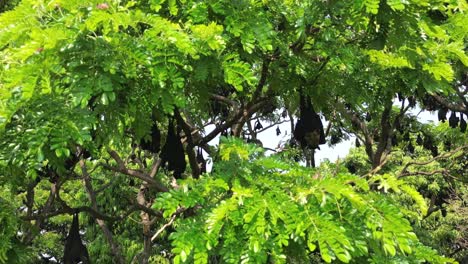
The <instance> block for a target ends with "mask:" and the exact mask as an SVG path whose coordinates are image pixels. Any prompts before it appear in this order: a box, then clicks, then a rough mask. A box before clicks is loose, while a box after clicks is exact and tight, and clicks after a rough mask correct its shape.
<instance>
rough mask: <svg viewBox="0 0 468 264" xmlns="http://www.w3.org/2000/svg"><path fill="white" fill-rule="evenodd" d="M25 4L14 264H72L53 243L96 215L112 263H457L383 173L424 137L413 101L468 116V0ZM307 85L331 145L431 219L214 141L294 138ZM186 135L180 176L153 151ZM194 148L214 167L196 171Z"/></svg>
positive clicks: (18, 54) (0, 84)
mask: <svg viewBox="0 0 468 264" xmlns="http://www.w3.org/2000/svg"><path fill="white" fill-rule="evenodd" d="M13 2H14V1H13ZM13 2H11V6H12V7H13V6H16V7H15V8H14V9H12V10H11V11H6V12H3V13H2V14H1V16H0V24H1V25H4V26H3V27H2V29H1V30H0V53H1V57H2V58H3V59H2V63H1V64H0V65H1V66H0V91H1V93H0V100H1V101H0V102H1V104H0V131H1V132H0V133H1V134H0V138H1V140H0V146H1V147H0V171H1V174H0V175H2V176H0V182H1V183H2V185H1V186H2V189H1V194H2V196H1V197H4V198H3V200H2V203H3V201H5V202H4V203H5V205H1V206H2V207H3V206H5V208H10V209H8V210H12V211H13V212H15V213H14V214H8V215H7V216H8V220H7V221H5V223H7V224H5V226H6V227H5V228H6V229H5V230H7V232H8V235H7V237H9V238H10V242H9V243H8V244H7V245H5V246H2V247H1V248H0V260H5V259H7V258H8V259H9V258H10V256H11V255H10V254H11V253H9V252H12V251H11V250H13V249H14V250H15V251H18V249H20V248H21V247H24V248H26V249H28V250H30V251H31V252H32V254H30V255H28V254H21V253H18V256H21V257H24V258H28V257H32V258H34V257H38V256H42V257H44V258H47V256H53V257H56V258H59V256H61V254H59V252H58V251H57V250H59V249H57V248H54V247H47V246H46V245H48V244H50V243H53V242H52V241H59V240H60V237H63V236H64V235H65V233H66V230H67V228H66V227H67V224H66V223H70V222H71V215H72V214H73V213H76V212H81V213H82V215H84V217H81V219H82V223H81V224H82V226H83V228H84V230H85V231H86V238H87V240H88V242H89V243H88V245H89V252H90V255H91V258H93V256H110V257H109V258H106V257H102V258H101V259H99V260H96V262H101V263H108V262H111V261H112V262H116V263H124V262H128V261H130V260H133V261H140V262H142V263H148V261H149V260H150V259H151V261H156V260H155V259H154V258H159V259H160V261H163V260H162V258H160V255H162V253H161V252H166V253H167V252H168V251H171V252H172V253H171V254H170V255H168V257H169V258H174V260H179V261H191V260H197V261H200V262H206V261H208V260H210V261H213V262H214V261H234V262H238V260H240V259H242V260H245V261H257V262H267V261H273V259H274V260H275V261H278V262H282V261H285V260H287V259H288V258H290V257H291V256H295V255H296V256H301V257H300V258H302V257H303V258H302V259H298V260H297V261H302V260H304V259H314V255H315V257H317V258H318V259H320V258H321V259H322V260H324V261H326V262H330V261H332V260H337V259H338V260H340V261H343V262H349V261H355V262H359V261H368V262H376V263H381V262H379V261H382V259H384V258H387V259H389V260H390V261H391V260H393V261H398V259H402V258H404V259H407V260H408V261H420V260H423V259H427V260H429V261H433V262H443V261H450V260H449V259H445V258H443V257H440V256H437V254H436V253H435V251H433V250H431V249H429V248H428V247H426V246H424V245H423V244H422V243H421V242H420V241H418V239H417V238H416V237H415V235H414V233H413V232H412V227H411V225H410V222H409V221H408V219H411V218H414V217H416V218H417V217H423V216H424V215H425V214H426V210H425V209H424V202H423V199H421V197H420V196H418V193H417V192H416V191H415V190H414V189H412V188H411V187H407V186H406V185H405V184H406V182H404V181H401V180H398V179H395V177H394V176H392V175H390V176H389V173H388V172H386V170H388V169H389V164H388V162H389V161H390V160H391V158H392V153H393V151H394V149H395V148H396V144H392V139H393V138H395V137H397V139H398V137H404V135H405V133H404V132H405V131H413V130H414V129H415V128H417V125H416V124H414V125H413V123H414V122H412V121H411V120H412V119H411V118H410V116H408V109H409V108H410V107H412V106H414V105H415V103H416V102H420V105H422V106H428V105H430V104H429V103H428V102H429V101H430V100H431V99H433V100H435V101H436V102H437V103H436V107H435V108H434V107H432V108H429V110H435V109H436V108H437V109H445V108H447V109H450V110H451V111H454V112H463V113H465V114H466V115H467V116H468V113H467V110H466V109H467V108H466V106H467V103H466V100H467V99H466V94H467V90H466V85H465V86H464V85H463V84H464V83H465V82H466V80H465V79H464V78H465V77H466V66H467V65H468V57H467V56H466V52H465V51H466V32H468V29H467V28H466V27H467V26H466V23H464V21H466V13H465V12H466V9H467V4H466V2H465V1H461V0H460V1H456V0H451V1H448V0H447V1H445V0H438V1H431V2H428V1H406V2H402V1H390V0H388V1H377V0H366V1H354V2H351V1H347V2H346V1H314V0H311V1H305V2H304V1H302V2H301V3H294V2H291V1H242V0H241V1H201V2H200V1H181V2H176V1H161V0H160V1H153V0H152V1H139V2H136V1H113V2H101V1H58V0H57V1H52V2H44V1H39V0H24V1H21V2H20V3H19V4H17V5H16V3H13ZM8 9H9V8H8ZM8 9H3V7H2V9H1V11H5V10H8ZM299 91H303V92H304V93H305V94H306V95H307V96H310V97H311V98H312V104H313V105H314V108H315V109H316V110H317V111H319V110H320V111H321V113H322V115H323V116H324V117H325V118H326V119H328V120H329V121H330V122H329V127H328V128H327V130H326V132H327V133H326V134H327V136H333V134H334V133H336V134H339V133H341V135H345V134H347V133H348V134H354V135H357V136H358V138H359V139H360V140H361V142H363V143H364V144H363V145H364V149H365V153H366V159H367V161H366V163H365V165H364V166H363V167H362V168H358V169H359V171H363V170H367V171H366V172H365V173H363V175H365V178H364V179H366V180H368V181H369V182H371V183H372V182H376V183H375V186H386V185H385V184H388V183H389V182H390V183H392V184H391V188H388V189H391V190H392V191H394V192H398V191H403V193H406V194H408V195H410V196H411V197H412V198H413V200H414V201H416V203H417V204H418V206H420V214H419V215H414V214H408V213H404V212H401V211H402V208H403V207H402V205H400V204H399V202H398V199H395V198H394V197H392V196H391V195H389V194H385V193H381V192H379V191H378V188H377V189H376V188H374V185H372V184H371V185H370V186H369V185H368V183H367V182H366V181H365V180H363V179H361V178H358V177H357V176H355V175H354V176H353V175H351V174H349V173H347V172H345V171H343V170H342V168H341V167H340V166H339V164H335V165H330V166H331V168H336V170H335V171H333V169H330V168H328V167H327V166H323V167H320V168H318V169H316V170H311V169H306V168H301V167H299V166H297V165H296V164H293V163H290V162H288V158H286V157H288V154H287V153H281V154H278V157H276V156H275V157H272V158H271V159H270V158H267V157H263V154H262V152H261V151H259V150H255V148H254V147H253V146H242V145H241V144H240V142H239V141H236V140H234V139H229V140H227V143H226V144H225V145H220V146H219V147H212V146H209V145H208V143H209V142H210V141H212V140H213V139H214V138H216V137H217V136H218V135H220V134H224V135H231V136H233V137H235V138H249V139H250V140H256V137H257V133H259V132H260V131H262V129H261V128H260V129H256V128H255V127H254V126H252V122H254V121H258V122H263V123H264V124H267V123H268V124H269V126H273V127H274V126H275V125H276V124H277V123H278V122H282V121H284V120H285V119H286V120H287V119H289V120H290V122H291V127H292V128H293V127H294V116H297V115H298V111H297V110H298V104H299V96H298V92H299ZM397 93H398V94H399V95H400V97H401V99H402V103H401V108H400V109H399V110H396V109H393V106H392V105H393V104H392V102H393V100H394V97H395V94H397ZM426 108H427V107H426ZM277 110H281V111H277ZM279 113H281V114H279ZM283 113H284V114H283ZM366 113H368V116H369V117H370V118H371V119H372V120H370V122H366V121H365V116H366ZM462 118H463V117H462ZM171 122H175V123H177V128H175V130H177V131H176V133H179V134H180V135H182V141H183V143H184V148H185V149H184V150H185V154H186V159H187V160H188V164H189V169H187V170H186V171H185V172H184V173H183V174H182V176H183V178H185V179H183V180H181V179H179V180H178V181H174V180H173V178H172V176H173V174H172V172H171V171H169V170H168V168H167V167H165V166H164V164H161V159H160V158H159V157H160V156H161V153H151V152H149V151H145V150H144V149H143V144H141V142H143V141H144V142H148V141H151V142H152V143H154V144H156V142H154V141H157V139H156V138H157V137H152V133H153V132H152V131H154V126H155V125H156V124H157V127H158V129H159V130H161V134H162V136H161V137H160V139H161V138H162V141H161V142H160V143H163V142H164V140H165V137H166V135H167V134H168V133H167V131H168V127H169V124H170V123H171ZM209 125H214V129H213V130H208V129H207V127H208V126H209ZM171 129H172V128H171ZM150 138H151V140H150ZM438 140H439V141H436V142H441V141H440V140H441V139H438ZM257 143H258V142H257ZM466 143H467V142H466V140H465V141H463V140H461V141H460V144H465V145H466ZM432 145H434V144H432ZM196 147H200V148H203V149H204V151H205V152H207V153H208V154H209V155H210V157H211V159H212V161H213V163H214V171H213V172H212V173H209V174H203V175H200V167H199V162H198V161H197V154H196V151H195V148H196ZM462 147H463V146H462ZM463 149H464V147H463V148H462V149H459V150H457V151H455V152H450V151H449V152H447V153H449V154H444V153H442V152H440V153H436V154H437V155H435V156H436V157H437V156H439V154H440V155H455V156H456V155H458V154H459V153H460V151H462V150H463ZM179 153H180V152H179ZM305 155H308V157H307V159H309V160H310V159H311V158H313V155H314V154H313V153H310V152H308V153H307V152H306V153H305ZM310 155H311V156H310ZM231 156H232V157H233V159H234V160H235V161H236V162H238V163H240V165H239V166H237V165H236V163H234V162H233V160H231ZM247 161H250V162H252V164H249V162H247ZM367 162H368V163H367ZM367 164H369V167H366V166H367ZM447 166H448V165H447ZM169 167H170V166H169ZM280 168H281V170H282V172H284V175H283V174H282V173H281V171H278V169H280ZM270 172H272V173H273V174H272V175H270ZM354 173H357V172H354ZM419 175H424V174H421V173H419ZM176 176H177V175H176ZM268 176H271V178H269V177H268ZM283 176H284V177H285V178H283ZM311 176H312V177H311ZM252 177H253V178H252ZM294 185H296V186H294ZM292 187H294V188H293V189H294V191H292V190H291V188H292ZM285 191H286V192H287V194H284V192H285ZM341 192H343V194H341ZM266 197H269V198H270V200H271V203H267V204H265V206H264V207H261V201H262V200H265V198H266ZM21 199H24V203H23V205H21V204H18V200H21ZM275 200H276V204H275V202H274V201H275ZM330 201H333V203H331V202H330ZM362 201H372V203H371V204H370V205H369V206H368V207H369V208H367V209H368V210H365V209H364V207H365V206H364V204H363V202H362ZM244 202H245V204H246V205H248V206H245V207H242V205H243V203H244ZM259 204H260V205H259ZM259 206H260V207H259ZM287 210H291V211H287ZM281 211H284V216H281V215H277V216H275V215H274V214H275V212H281ZM240 212H242V213H245V215H246V216H244V217H241V216H239V213H240ZM267 212H268V213H267ZM272 212H273V213H272ZM344 213H346V214H344ZM259 214H260V215H259ZM67 215H68V216H67ZM136 216H139V220H138V221H140V222H139V223H136V222H135V221H134V219H135V217H136ZM260 216H262V217H260ZM305 216H307V217H310V218H308V219H310V220H311V223H314V224H315V225H316V226H317V228H316V229H315V231H314V230H312V229H310V226H306V225H305V223H302V219H304V217H305ZM371 216H372V217H374V216H375V217H377V216H378V217H377V218H375V219H374V218H372V217H371ZM365 217H370V220H369V219H366V218H365ZM86 218H87V219H86ZM261 218H263V219H264V220H268V221H267V222H264V223H261V222H258V221H260V220H259V219H261ZM286 218H288V219H289V220H288V219H286ZM15 219H16V220H17V221H16V220H15ZM83 220H84V221H83ZM257 220H258V221H257ZM354 220H355V221H354ZM358 220H359V221H358ZM275 221H276V222H275ZM288 221H290V222H288ZM372 221H375V222H372ZM379 221H380V222H379ZM15 222H16V223H21V224H18V225H14V224H10V223H15ZM2 223H3V222H2ZM204 224H207V225H208V229H207V230H205V229H204V227H206V226H205V225H204ZM384 227H385V228H384ZM383 228H384V229H383ZM387 228H388V229H387ZM343 229H344V230H343ZM97 230H99V232H98V231H97ZM317 230H320V231H321V232H318V231H317ZM95 231H96V232H95ZM326 231H329V233H327V232H326ZM322 232H324V233H322ZM15 234H16V235H15ZM141 234H143V237H144V239H143V240H142V239H141ZM215 234H218V235H220V236H221V237H222V239H221V240H216V239H217V238H216V237H214V235H215ZM371 234H372V237H370V236H371ZM233 235H237V236H238V237H240V238H242V239H239V242H236V241H234V237H233ZM354 235H355V236H357V237H358V238H357V239H355V238H352V237H353V236H354ZM336 236H338V237H341V238H342V240H339V241H338V240H337V239H336V238H335V237H336ZM197 239H198V240H197ZM274 239H277V240H274ZM103 241H105V242H106V243H105V244H104V243H101V242H103ZM184 241H185V242H184ZM246 241H247V242H246ZM242 242H244V243H243V244H242ZM11 245H15V246H11ZM228 245H229V246H228ZM20 246H21V247H20ZM230 246H232V247H230ZM317 246H318V247H317ZM234 249H239V250H237V251H234ZM230 250H232V251H230ZM292 251H294V252H295V253H292ZM2 252H3V253H4V254H3V255H2V254H1V253H2ZM18 252H19V251H18ZM288 252H289V253H288ZM297 252H299V253H300V254H297ZM172 254H174V255H172ZM310 254H312V256H310ZM371 254H372V256H374V257H373V258H374V259H372V258H370V257H369V256H370V255H371ZM2 258H3V259H2ZM291 261H293V260H291Z"/></svg>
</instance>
